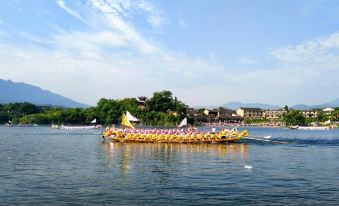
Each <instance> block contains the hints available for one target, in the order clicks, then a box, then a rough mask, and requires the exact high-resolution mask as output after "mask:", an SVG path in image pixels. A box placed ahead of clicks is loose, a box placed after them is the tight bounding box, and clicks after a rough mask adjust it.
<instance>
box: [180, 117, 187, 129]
mask: <svg viewBox="0 0 339 206" xmlns="http://www.w3.org/2000/svg"><path fill="white" fill-rule="evenodd" d="M183 126H187V117H185V118H184V119H183V120H182V121H181V123H180V124H179V126H178V127H183Z"/></svg>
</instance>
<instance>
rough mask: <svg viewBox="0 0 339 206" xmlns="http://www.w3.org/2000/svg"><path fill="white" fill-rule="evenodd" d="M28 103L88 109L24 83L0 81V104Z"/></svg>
mask: <svg viewBox="0 0 339 206" xmlns="http://www.w3.org/2000/svg"><path fill="white" fill-rule="evenodd" d="M10 102H30V103H33V104H37V105H54V106H63V107H88V105H85V104H82V103H79V102H76V101H73V100H71V99H69V98H67V97H64V96H61V95H59V94H55V93H53V92H50V91H47V90H43V89H41V88H40V87H37V86H33V85H30V84H26V83H22V82H20V83H16V82H12V81H11V80H7V81H6V80H2V79H0V103H10Z"/></svg>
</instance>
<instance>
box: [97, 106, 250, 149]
mask: <svg viewBox="0 0 339 206" xmlns="http://www.w3.org/2000/svg"><path fill="white" fill-rule="evenodd" d="M128 116H130V117H128ZM130 119H133V120H137V118H135V117H133V116H132V115H131V114H129V113H128V112H127V113H126V115H125V114H123V116H122V122H121V125H122V127H127V128H128V129H123V128H121V129H117V128H114V127H113V128H106V131H104V132H103V133H102V136H101V139H102V141H105V142H111V141H113V142H144V143H230V142H236V141H239V140H241V139H242V138H243V137H247V136H248V131H247V130H243V131H241V132H238V130H237V129H233V130H231V131H228V130H226V129H223V130H222V131H221V132H216V131H211V132H206V131H204V132H200V131H199V130H195V129H193V130H192V129H180V130H179V128H176V129H165V130H164V129H154V128H153V129H135V127H134V126H133V125H132V123H131V122H130ZM183 125H187V119H186V118H185V119H184V120H183V121H182V122H181V124H180V125H179V126H178V127H181V126H183Z"/></svg>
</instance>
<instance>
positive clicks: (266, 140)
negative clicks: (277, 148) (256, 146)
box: [242, 137, 288, 144]
mask: <svg viewBox="0 0 339 206" xmlns="http://www.w3.org/2000/svg"><path fill="white" fill-rule="evenodd" d="M242 138H243V139H249V140H256V141H263V142H272V143H276V144H288V142H279V141H273V140H268V139H260V138H257V137H242Z"/></svg>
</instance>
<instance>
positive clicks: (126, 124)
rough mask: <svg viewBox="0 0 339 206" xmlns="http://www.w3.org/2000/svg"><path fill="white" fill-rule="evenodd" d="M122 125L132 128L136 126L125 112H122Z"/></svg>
mask: <svg viewBox="0 0 339 206" xmlns="http://www.w3.org/2000/svg"><path fill="white" fill-rule="evenodd" d="M121 125H124V126H126V127H130V128H133V129H135V128H134V126H133V125H132V123H131V122H130V121H129V120H128V118H127V116H126V115H125V114H122V121H121Z"/></svg>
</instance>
